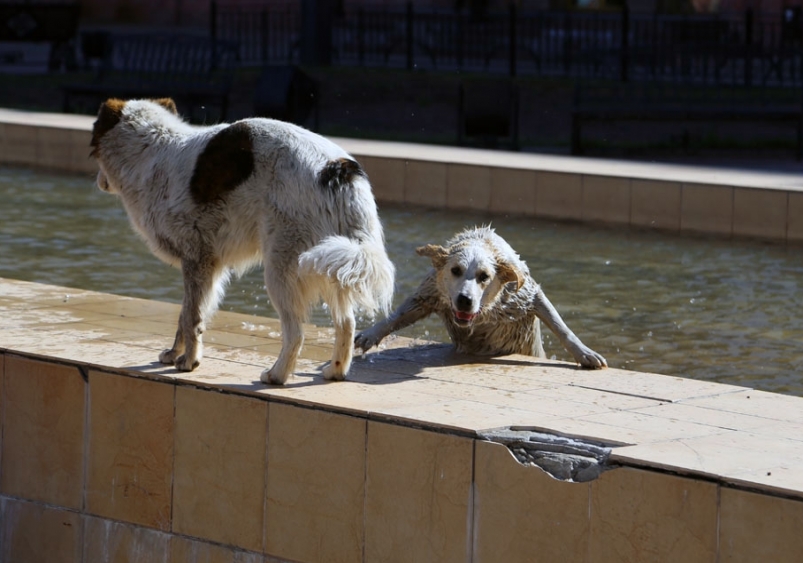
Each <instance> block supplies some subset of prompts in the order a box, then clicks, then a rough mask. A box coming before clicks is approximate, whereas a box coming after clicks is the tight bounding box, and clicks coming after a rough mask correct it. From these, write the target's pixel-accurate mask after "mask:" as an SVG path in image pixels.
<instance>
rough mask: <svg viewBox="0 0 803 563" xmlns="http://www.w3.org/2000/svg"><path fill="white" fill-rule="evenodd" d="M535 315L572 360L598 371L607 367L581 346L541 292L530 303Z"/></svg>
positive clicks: (595, 355)
mask: <svg viewBox="0 0 803 563" xmlns="http://www.w3.org/2000/svg"><path fill="white" fill-rule="evenodd" d="M532 305H533V307H534V308H535V314H536V316H538V318H539V319H541V320H542V321H543V322H544V324H545V325H546V326H547V327H549V329H550V330H551V331H552V332H553V333H554V334H555V336H557V337H558V339H559V340H560V343H561V344H563V347H564V348H566V350H567V351H568V352H569V353H570V354H571V355H572V356H573V357H574V360H575V361H576V362H577V363H578V364H580V365H581V366H583V367H587V368H594V369H599V368H603V367H607V366H608V362H607V361H606V360H605V358H603V357H602V355H601V354H598V353H597V352H595V351H594V350H592V349H591V348H589V347H588V346H586V345H585V344H583V343H582V342H581V341H580V339H579V338H578V337H577V335H576V334H574V332H572V331H571V329H570V328H569V327H568V326H566V323H565V322H563V319H562V318H561V316H560V314H559V313H558V311H557V310H556V309H555V307H554V306H553V305H552V303H551V302H550V301H549V299H547V296H546V295H544V292H543V291H540V290H539V291H538V293H536V295H535V298H534V299H533V302H532Z"/></svg>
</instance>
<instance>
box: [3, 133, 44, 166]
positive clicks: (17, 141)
mask: <svg viewBox="0 0 803 563" xmlns="http://www.w3.org/2000/svg"><path fill="white" fill-rule="evenodd" d="M4 129H5V139H6V141H5V152H4V155H3V160H4V162H6V163H8V164H26V165H35V164H36V152H37V146H36V145H37V142H36V137H37V135H36V128H35V127H30V126H27V125H19V124H15V123H6V124H5V127H4Z"/></svg>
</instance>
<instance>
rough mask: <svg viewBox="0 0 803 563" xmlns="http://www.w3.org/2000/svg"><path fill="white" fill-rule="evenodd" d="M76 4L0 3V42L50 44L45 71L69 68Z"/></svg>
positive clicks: (74, 33)
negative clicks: (46, 69)
mask: <svg viewBox="0 0 803 563" xmlns="http://www.w3.org/2000/svg"><path fill="white" fill-rule="evenodd" d="M79 15H80V7H79V5H78V3H77V2H70V3H67V2H59V3H56V2H42V3H39V2H37V3H29V2H24V3H23V2H0V41H3V42H6V41H7V42H31V43H39V42H41V43H50V54H49V56H48V63H47V66H48V69H49V70H58V69H60V68H62V67H65V68H69V69H73V68H74V67H75V66H76V62H75V37H76V34H77V32H78V16H79Z"/></svg>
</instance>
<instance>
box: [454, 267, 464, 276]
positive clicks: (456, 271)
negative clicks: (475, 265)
mask: <svg viewBox="0 0 803 563" xmlns="http://www.w3.org/2000/svg"><path fill="white" fill-rule="evenodd" d="M452 275H453V276H454V277H460V276H462V275H463V269H462V268H461V267H460V266H455V267H454V268H452Z"/></svg>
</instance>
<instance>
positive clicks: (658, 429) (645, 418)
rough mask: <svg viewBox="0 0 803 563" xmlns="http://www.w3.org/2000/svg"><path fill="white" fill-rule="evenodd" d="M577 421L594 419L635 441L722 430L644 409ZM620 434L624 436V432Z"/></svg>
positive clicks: (685, 436)
mask: <svg viewBox="0 0 803 563" xmlns="http://www.w3.org/2000/svg"><path fill="white" fill-rule="evenodd" d="M574 420H575V421H576V422H579V423H583V422H586V421H588V422H594V423H597V424H605V425H609V426H612V427H615V428H618V429H622V430H625V431H627V432H624V433H622V434H624V435H627V436H629V439H628V440H627V441H628V442H630V443H633V444H647V443H650V442H663V441H667V440H677V439H681V438H696V437H699V436H711V435H715V434H720V433H722V431H723V430H722V429H721V428H719V427H717V426H713V425H706V424H696V423H694V422H689V421H686V420H680V419H677V418H664V417H660V416H651V415H649V414H644V413H643V412H634V411H614V412H607V413H600V414H593V415H588V416H583V417H577V418H575V419H574ZM622 434H620V435H622Z"/></svg>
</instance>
